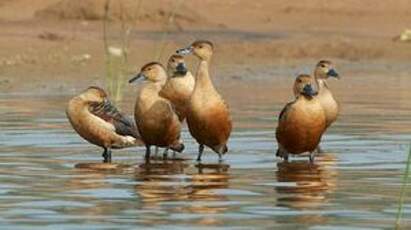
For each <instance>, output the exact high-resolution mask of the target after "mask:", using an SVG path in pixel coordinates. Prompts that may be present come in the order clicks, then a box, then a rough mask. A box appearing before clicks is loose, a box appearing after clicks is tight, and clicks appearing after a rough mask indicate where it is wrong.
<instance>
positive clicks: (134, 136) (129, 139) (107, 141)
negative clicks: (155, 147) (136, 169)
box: [66, 86, 143, 162]
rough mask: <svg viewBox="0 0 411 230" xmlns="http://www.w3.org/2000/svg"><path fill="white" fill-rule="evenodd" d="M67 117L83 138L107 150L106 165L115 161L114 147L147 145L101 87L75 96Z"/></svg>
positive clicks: (68, 107) (70, 102)
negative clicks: (112, 160) (112, 157)
mask: <svg viewBox="0 0 411 230" xmlns="http://www.w3.org/2000/svg"><path fill="white" fill-rule="evenodd" d="M66 114H67V117H68V119H69V121H70V123H71V125H72V126H73V128H74V130H75V131H76V132H77V133H78V134H79V135H80V136H81V137H83V138H84V139H86V140H87V141H88V142H90V143H92V144H95V145H98V146H100V147H103V148H104V153H103V157H104V162H110V161H111V149H112V148H113V149H116V148H124V147H130V146H136V145H142V144H143V142H142V141H141V139H140V135H139V133H138V131H137V127H136V126H135V124H134V122H133V120H131V119H129V118H128V117H126V116H124V115H123V114H121V113H120V112H119V111H118V110H117V109H116V108H115V107H114V106H113V105H112V104H111V102H110V101H109V100H108V99H107V94H106V93H105V92H104V90H102V89H100V88H98V87H94V86H93V87H89V88H88V89H87V90H85V91H84V92H83V93H81V94H80V95H78V96H75V97H73V98H72V99H71V100H70V101H69V103H68V106H67V110H66Z"/></svg>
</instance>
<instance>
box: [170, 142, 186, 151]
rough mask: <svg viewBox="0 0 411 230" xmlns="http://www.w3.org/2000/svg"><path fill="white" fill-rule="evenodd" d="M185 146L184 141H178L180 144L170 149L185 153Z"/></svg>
mask: <svg viewBox="0 0 411 230" xmlns="http://www.w3.org/2000/svg"><path fill="white" fill-rule="evenodd" d="M184 148H185V146H184V144H183V141H182V140H178V142H177V143H176V144H173V145H172V146H170V149H171V150H173V151H176V152H179V153H181V152H183V151H184Z"/></svg>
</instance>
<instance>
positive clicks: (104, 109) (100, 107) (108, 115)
mask: <svg viewBox="0 0 411 230" xmlns="http://www.w3.org/2000/svg"><path fill="white" fill-rule="evenodd" d="M90 112H91V113H92V114H94V115H95V116H97V117H99V118H101V119H103V120H104V121H106V122H108V123H110V124H112V125H113V126H114V127H115V131H116V133H117V134H119V135H123V136H126V135H127V136H133V137H135V138H140V134H139V133H138V130H137V126H136V125H135V123H134V121H133V120H132V119H131V118H129V117H127V116H124V115H123V114H122V113H120V111H118V109H117V108H116V107H115V106H114V105H113V104H112V103H111V102H110V101H109V100H108V99H105V100H104V101H103V102H101V103H96V104H92V105H91V106H90Z"/></svg>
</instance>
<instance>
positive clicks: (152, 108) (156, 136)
mask: <svg viewBox="0 0 411 230" xmlns="http://www.w3.org/2000/svg"><path fill="white" fill-rule="evenodd" d="M137 78H144V80H145V81H146V82H145V84H144V85H143V86H142V88H141V89H140V91H139V92H138V95H137V102H136V106H135V112H134V115H135V120H136V124H137V127H138V130H139V132H140V135H141V138H142V139H143V141H144V143H145V145H146V156H145V157H146V159H147V160H148V159H149V158H150V146H152V145H154V146H157V147H165V148H166V150H167V149H168V148H171V149H172V150H174V151H177V152H182V151H183V149H184V145H183V144H182V143H181V141H180V132H181V124H180V121H179V120H178V117H177V115H176V113H175V111H174V109H173V106H172V104H171V103H170V101H169V100H167V99H166V98H164V97H162V96H160V95H159V93H160V91H161V89H162V87H163V86H164V84H165V82H166V79H167V74H166V72H165V69H164V67H163V66H162V65H161V64H160V63H156V62H153V63H149V64H146V65H145V66H143V68H142V69H141V71H140V73H139V74H138V75H137V76H136V77H135V78H133V79H131V80H130V81H129V82H130V83H131V82H133V81H134V80H136V79H137Z"/></svg>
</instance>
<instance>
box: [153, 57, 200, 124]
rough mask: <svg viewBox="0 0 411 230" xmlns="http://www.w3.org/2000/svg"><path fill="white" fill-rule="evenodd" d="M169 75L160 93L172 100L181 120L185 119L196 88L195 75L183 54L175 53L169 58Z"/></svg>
mask: <svg viewBox="0 0 411 230" xmlns="http://www.w3.org/2000/svg"><path fill="white" fill-rule="evenodd" d="M167 75H168V78H167V82H166V84H165V85H164V87H163V88H162V90H161V92H160V95H161V96H163V97H165V98H167V99H168V100H170V101H171V103H172V104H173V106H174V108H175V110H176V112H177V115H178V118H179V119H180V121H184V119H185V118H186V116H187V113H188V110H189V108H190V106H189V102H190V97H191V94H192V93H193V90H194V77H193V75H192V74H191V72H190V71H188V70H187V67H186V64H185V62H184V57H183V56H181V55H177V54H174V55H172V56H171V57H170V58H169V60H168V64H167Z"/></svg>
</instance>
